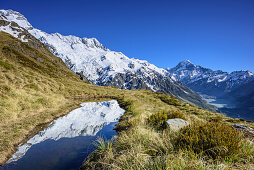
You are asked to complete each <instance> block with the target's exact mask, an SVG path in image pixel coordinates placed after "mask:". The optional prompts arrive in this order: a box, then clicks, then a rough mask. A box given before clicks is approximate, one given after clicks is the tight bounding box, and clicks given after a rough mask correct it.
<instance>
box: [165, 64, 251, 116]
mask: <svg viewBox="0 0 254 170" xmlns="http://www.w3.org/2000/svg"><path fill="white" fill-rule="evenodd" d="M166 70H167V71H168V72H169V73H170V74H171V75H172V76H173V77H175V78H176V79H178V80H180V81H181V82H183V83H184V84H185V85H186V86H188V87H189V88H191V89H192V90H194V91H196V92H198V93H199V94H201V95H202V96H203V97H204V98H206V99H208V100H211V101H213V102H214V103H216V100H217V101H219V102H222V103H226V105H223V107H221V108H220V110H221V111H222V112H226V113H228V114H230V116H233V117H242V115H244V117H243V118H246V119H252V120H254V114H253V112H254V74H253V73H252V72H250V71H248V70H247V71H245V70H241V71H233V72H231V73H229V72H224V71H221V70H216V71H214V70H212V69H209V68H204V67H202V66H199V65H194V64H193V63H191V62H190V61H189V60H185V61H182V62H180V63H179V64H178V65H177V66H176V67H173V68H167V69H166ZM232 113H236V114H237V115H232ZM240 115H241V116H240Z"/></svg>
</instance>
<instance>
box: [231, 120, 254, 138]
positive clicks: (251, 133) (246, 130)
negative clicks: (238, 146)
mask: <svg viewBox="0 0 254 170" xmlns="http://www.w3.org/2000/svg"><path fill="white" fill-rule="evenodd" d="M232 127H233V128H234V129H236V130H240V131H242V132H243V134H244V136H245V137H254V129H253V128H250V127H248V126H246V125H245V124H238V123H237V124H233V125H232Z"/></svg>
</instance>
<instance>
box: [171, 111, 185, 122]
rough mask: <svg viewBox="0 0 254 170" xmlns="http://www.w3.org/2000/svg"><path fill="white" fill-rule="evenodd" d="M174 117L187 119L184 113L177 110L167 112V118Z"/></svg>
mask: <svg viewBox="0 0 254 170" xmlns="http://www.w3.org/2000/svg"><path fill="white" fill-rule="evenodd" d="M174 118H180V119H183V120H187V118H186V117H185V115H184V114H183V113H182V112H181V111H179V110H177V111H174V112H168V119H174Z"/></svg>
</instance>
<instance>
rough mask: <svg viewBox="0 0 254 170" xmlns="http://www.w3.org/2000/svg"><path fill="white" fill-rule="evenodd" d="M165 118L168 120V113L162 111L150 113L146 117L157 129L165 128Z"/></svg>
mask: <svg viewBox="0 0 254 170" xmlns="http://www.w3.org/2000/svg"><path fill="white" fill-rule="evenodd" d="M167 120H168V113H167V112H165V111H163V112H158V113H155V114H153V115H151V116H150V117H149V118H148V123H149V124H150V125H152V126H154V127H156V128H158V129H165V128H166V121H167Z"/></svg>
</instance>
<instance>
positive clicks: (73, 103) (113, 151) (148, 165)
mask: <svg viewBox="0 0 254 170" xmlns="http://www.w3.org/2000/svg"><path fill="white" fill-rule="evenodd" d="M38 58H39V60H38ZM0 61H2V63H0V164H1V163H4V162H5V161H6V160H7V158H8V157H9V156H10V155H11V154H12V153H13V152H14V151H15V146H17V145H18V144H19V143H21V142H22V141H24V140H26V139H27V138H29V137H31V136H32V135H34V134H36V133H37V132H38V131H39V130H41V129H42V128H43V127H45V126H46V125H47V123H49V122H51V121H52V120H54V119H55V118H57V117H59V116H63V115H65V114H66V113H68V112H69V111H70V110H72V109H74V108H76V107H79V104H80V103H81V102H86V101H102V100H103V101H105V100H111V99H116V100H118V102H119V104H120V106H121V107H122V108H124V109H125V110H126V112H125V114H124V115H123V116H122V117H121V119H120V122H119V124H118V125H117V127H116V129H117V131H118V133H119V136H118V137H117V140H116V142H114V143H109V144H108V142H107V141H102V140H101V143H100V148H101V149H99V150H96V151H95V152H94V153H93V154H92V155H91V156H90V157H89V158H88V159H87V160H86V162H85V164H84V167H83V168H85V169H89V168H90V169H91V168H94V169H229V168H231V169H234V168H235V169H248V168H249V169H251V168H252V167H253V163H254V162H253V151H254V149H253V143H252V142H251V141H250V140H251V139H247V138H246V139H244V138H242V139H241V142H240V144H239V148H238V152H237V153H234V152H233V153H234V154H232V155H231V156H230V159H215V160H213V161H207V160H206V159H205V157H202V156H200V154H197V153H195V152H194V151H191V150H188V149H185V150H180V149H179V147H178V145H176V144H175V141H174V140H175V139H177V138H178V137H179V136H181V132H173V131H170V130H169V129H168V128H163V129H160V130H158V129H157V128H156V127H157V126H158V125H159V124H160V122H161V120H160V118H158V119H157V118H156V116H155V119H154V120H155V121H152V122H153V125H152V126H151V125H150V124H149V123H148V119H149V118H150V119H151V117H152V115H154V114H157V113H159V114H162V113H163V114H162V117H163V115H165V114H166V115H167V118H176V117H180V118H184V119H185V120H187V121H188V122H189V123H190V124H194V123H195V122H203V123H206V122H209V121H210V123H212V122H215V121H214V120H215V119H216V121H217V123H221V122H223V123H225V124H228V126H230V125H231V124H233V123H234V122H235V119H230V118H227V117H225V116H223V115H222V116H221V118H219V119H217V118H216V117H217V116H218V115H219V114H218V113H214V112H210V111H207V110H204V109H201V108H198V107H195V106H193V105H191V104H188V103H183V102H181V101H179V100H177V99H175V98H174V97H173V96H170V95H166V94H163V93H155V92H151V91H148V90H131V91H130V90H119V89H116V88H113V87H100V86H95V85H91V84H88V83H85V82H84V81H81V80H80V79H79V77H78V76H76V74H75V73H73V72H72V71H70V70H69V69H68V68H66V66H65V65H64V63H63V62H62V61H61V60H60V59H59V58H57V57H55V56H54V55H52V54H51V53H50V52H49V51H48V50H47V49H46V48H45V47H44V46H43V45H42V44H40V42H36V40H34V42H32V43H31V42H29V43H22V42H21V41H19V40H17V39H15V38H14V37H12V36H10V35H8V34H6V33H3V32H0ZM6 63H7V64H6ZM163 111H165V114H164V112H163ZM158 117H161V116H158ZM164 120H165V118H164ZM164 120H163V121H164ZM237 122H240V123H244V124H246V125H248V126H253V125H252V123H250V122H246V121H242V120H237ZM193 130H194V129H193ZM194 131H195V130H194ZM225 137H226V136H225ZM200 139H202V138H200Z"/></svg>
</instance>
